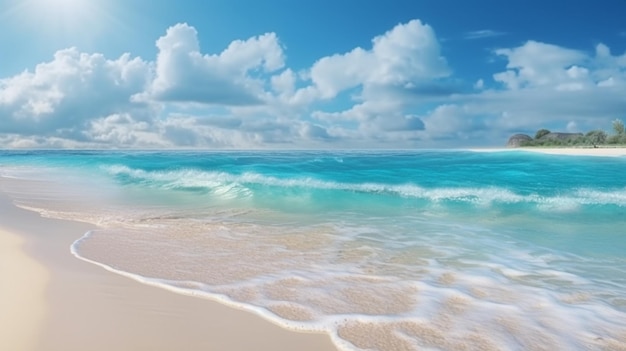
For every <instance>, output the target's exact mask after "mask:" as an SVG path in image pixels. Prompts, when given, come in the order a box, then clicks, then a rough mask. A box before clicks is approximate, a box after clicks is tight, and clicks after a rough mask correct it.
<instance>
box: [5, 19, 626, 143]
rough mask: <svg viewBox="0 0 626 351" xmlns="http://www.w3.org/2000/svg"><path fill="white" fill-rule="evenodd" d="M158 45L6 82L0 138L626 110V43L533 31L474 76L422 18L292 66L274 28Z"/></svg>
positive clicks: (587, 116) (472, 125) (200, 133)
mask: <svg viewBox="0 0 626 351" xmlns="http://www.w3.org/2000/svg"><path fill="white" fill-rule="evenodd" d="M470 34H471V33H470ZM493 34H494V33H491V32H489V31H478V32H475V33H473V36H474V37H476V38H478V37H481V36H482V37H487V36H489V35H493ZM495 34H497V33H495ZM468 35H469V34H468ZM156 46H157V49H158V53H157V55H156V57H154V58H152V59H150V58H149V59H142V58H139V57H133V56H131V55H130V54H124V55H122V56H120V57H119V58H116V59H109V58H106V57H104V56H103V55H102V54H98V53H83V52H80V51H78V50H77V49H75V48H70V49H65V50H60V51H58V52H57V53H56V54H55V55H54V57H53V58H52V59H51V60H50V61H48V62H44V63H41V64H39V65H37V66H36V67H35V68H34V69H33V70H29V71H25V72H22V73H19V74H16V75H14V76H12V77H7V78H0V145H1V146H4V147H69V148H75V147H89V148H102V147H115V148H133V147H135V148H136V147H139V148H175V147H202V148H263V147H284V148H307V147H311V148H327V147H366V148H373V147H413V146H418V147H434V146H447V147H456V146H463V145H502V144H503V143H504V142H505V141H506V139H507V138H508V136H509V135H510V134H511V133H517V132H528V133H533V132H534V131H535V130H537V129H538V128H543V127H545V128H550V129H553V130H567V131H585V130H589V129H597V128H602V127H603V126H607V129H608V126H610V121H612V120H613V119H615V118H624V116H620V115H619V113H622V114H623V111H626V99H624V96H626V94H625V93H626V53H623V54H621V55H619V54H614V53H612V52H611V50H610V48H609V47H608V46H607V45H604V44H598V45H597V46H596V47H595V48H594V50H591V51H589V52H587V51H582V50H574V49H570V48H565V47H562V46H559V45H555V44H548V43H542V42H538V41H532V40H530V41H527V42H525V43H523V44H522V45H519V46H516V47H505V48H500V49H497V50H494V51H493V55H494V56H495V57H497V58H498V60H496V61H495V62H493V63H491V66H490V67H495V70H493V71H492V73H490V74H489V75H488V76H483V77H474V78H473V79H472V81H467V82H464V81H463V78H462V77H455V76H452V73H453V70H452V68H451V67H449V66H448V63H447V60H446V59H445V58H444V57H443V55H442V53H441V48H440V43H439V41H438V39H437V37H436V34H435V31H434V30H433V29H432V28H431V27H430V26H429V25H427V24H424V23H422V22H421V21H419V20H413V21H410V22H407V23H403V24H398V25H397V26H395V27H393V28H391V29H390V30H389V31H387V32H386V33H382V34H381V35H379V36H376V37H374V38H373V39H372V40H371V46H370V47H367V48H361V47H355V48H353V49H352V50H348V51H346V52H344V53H337V54H334V55H329V56H326V57H321V58H319V59H318V60H316V61H315V62H314V63H313V64H312V65H311V66H310V67H308V68H305V69H302V70H299V71H295V70H293V69H292V68H290V67H288V66H287V62H286V58H285V57H286V55H285V52H284V48H283V46H282V44H281V42H280V40H279V39H278V36H277V35H276V34H275V33H266V34H262V35H259V36H254V37H251V38H248V39H245V40H234V41H232V42H231V43H230V44H229V45H227V46H226V48H225V49H224V50H222V51H221V52H217V53H203V52H202V49H201V47H200V40H199V34H198V33H197V31H196V30H195V28H193V27H192V26H189V25H187V24H177V25H175V26H172V27H170V28H169V29H167V31H166V33H165V34H164V35H163V36H162V37H161V38H159V39H158V40H157V41H156ZM338 106H340V108H339V107H338Z"/></svg>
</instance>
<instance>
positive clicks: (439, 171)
mask: <svg viewBox="0 0 626 351" xmlns="http://www.w3.org/2000/svg"><path fill="white" fill-rule="evenodd" d="M625 174H626V159H624V158H602V157H574V156H550V155H540V154H527V153H522V152H504V153H473V152H465V151H423V152H405V151H402V152H310V151H306V152H295V151H294V152H69V151H63V152H61V151H36V152H7V151H2V152H0V175H2V176H3V177H4V180H3V182H2V185H3V188H4V190H5V191H7V192H8V193H10V194H12V196H13V197H14V199H15V201H16V202H17V203H18V204H19V205H21V206H22V207H26V208H30V209H34V210H37V211H39V212H41V213H43V214H45V215H47V216H52V217H59V218H68V219H75V220H82V221H87V222H91V223H95V224H98V225H99V229H98V230H95V231H93V232H91V233H88V235H86V236H85V237H83V238H81V239H80V240H78V241H77V242H76V243H75V244H74V246H73V247H72V250H73V252H74V253H75V254H76V255H77V256H79V257H81V258H83V259H86V260H89V261H92V262H94V263H98V264H101V265H103V266H105V267H107V268H109V269H112V270H115V271H118V272H120V273H124V274H127V275H130V276H132V277H134V278H135V279H139V280H141V281H144V282H146V283H149V284H156V285H159V286H162V287H165V288H169V289H173V290H176V291H178V292H181V293H187V294H193V295H201V296H205V297H210V298H213V299H217V300H220V301H222V302H225V303H229V304H233V305H237V306H239V307H243V308H247V309H250V310H253V311H255V312H257V313H259V314H261V315H263V316H264V317H266V318H268V319H270V320H272V321H274V322H276V323H279V324H281V325H284V326H286V327H289V328H295V329H306V330H324V331H328V332H329V333H330V334H331V336H333V338H334V340H335V342H336V343H337V344H338V345H339V346H340V347H342V348H346V349H380V350H403V349H406V350H415V349H422V348H433V349H442V350H462V349H470V350H471V349H485V350H489V349H493V350H501V349H508V350H534V349H538V350H544V349H546V350H547V349H549V350H554V349H583V350H584V349H591V350H619V349H624V348H626V216H625V214H626V177H624V175H625Z"/></svg>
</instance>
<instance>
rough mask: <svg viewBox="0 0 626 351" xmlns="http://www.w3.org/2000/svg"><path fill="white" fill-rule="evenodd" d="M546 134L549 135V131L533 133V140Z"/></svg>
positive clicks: (540, 130)
mask: <svg viewBox="0 0 626 351" xmlns="http://www.w3.org/2000/svg"><path fill="white" fill-rule="evenodd" d="M546 134H550V131H549V130H547V129H539V130H538V131H537V133H535V139H539V138H541V137H542V136H544V135H546Z"/></svg>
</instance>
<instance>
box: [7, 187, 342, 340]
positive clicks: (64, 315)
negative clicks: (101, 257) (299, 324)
mask: <svg viewBox="0 0 626 351" xmlns="http://www.w3.org/2000/svg"><path fill="white" fill-rule="evenodd" d="M0 182H1V179H0ZM0 185H1V183H0ZM0 189H1V187H0ZM0 219H1V223H2V224H1V225H0V243H1V244H2V245H1V246H0V247H1V250H2V251H1V253H2V257H1V260H0V263H1V266H0V280H1V282H2V285H3V286H9V287H11V289H4V288H3V293H2V294H1V295H0V298H2V300H3V301H6V303H7V305H10V306H13V307H12V308H11V309H8V311H9V312H8V313H5V311H7V310H5V309H4V307H3V313H2V314H1V315H0V327H2V329H1V330H5V331H6V330H10V331H11V333H10V334H11V335H7V336H6V337H5V336H4V334H0V345H2V346H3V348H5V347H6V346H8V347H7V349H14V350H24V351H26V350H42V351H44V350H45V351H56V350H58V351H61V350H63V351H79V350H93V351H105V350H106V351H109V350H118V351H121V350H129V351H130V350H175V349H183V350H253V349H254V350H267V351H269V350H294V349H298V350H310V351H331V350H337V347H336V346H335V345H333V343H332V342H331V338H330V336H329V335H327V334H322V333H307V332H296V331H291V330H287V329H284V328H282V327H280V326H278V325H275V324H273V323H271V322H269V321H267V320H265V319H263V318H262V317H261V316H258V315H255V314H254V313H252V312H247V311H243V310H239V309H235V308H233V307H229V306H226V305H224V304H221V303H219V302H215V301H212V300H208V299H204V298H198V297H192V296H186V295H181V294H177V293H174V292H171V291H167V290H165V289H161V288H157V287H153V286H149V285H146V284H142V283H140V282H137V281H135V280H132V279H130V278H127V277H123V276H121V275H119V274H115V273H112V272H110V271H107V270H105V269H103V268H101V267H98V266H96V265H94V264H90V263H87V262H85V261H82V260H79V259H77V258H76V257H74V256H73V255H72V254H71V252H70V245H71V244H72V243H73V242H74V241H75V240H77V239H78V238H80V237H81V236H82V235H83V234H84V233H86V232H87V231H89V230H91V229H94V227H93V226H92V225H89V224H85V223H78V222H71V221H66V220H58V219H50V218H43V217H41V216H40V215H39V214H38V213H35V212H31V211H27V210H24V209H21V208H18V207H16V206H15V205H14V204H13V202H12V200H11V199H10V198H9V197H8V196H7V194H6V193H4V192H2V190H0ZM5 267H7V268H6V269H5ZM33 272H35V273H36V274H33ZM22 278H27V279H22ZM8 294H11V296H9V295H8ZM18 300H19V303H17V302H16V301H18ZM26 307H28V308H26ZM18 321H19V323H17V322H18ZM8 325H10V326H11V328H8ZM9 337H10V338H9Z"/></svg>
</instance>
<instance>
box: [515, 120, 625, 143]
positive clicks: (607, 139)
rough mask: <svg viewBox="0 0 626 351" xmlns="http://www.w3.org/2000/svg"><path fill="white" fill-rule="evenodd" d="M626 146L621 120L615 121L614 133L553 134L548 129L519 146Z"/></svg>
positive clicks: (539, 131) (594, 131) (601, 131)
mask: <svg viewBox="0 0 626 351" xmlns="http://www.w3.org/2000/svg"><path fill="white" fill-rule="evenodd" d="M616 145H626V130H625V129H624V122H622V121H621V120H619V119H616V120H614V121H613V132H612V133H611V134H608V133H606V132H605V131H603V130H599V129H596V130H592V131H589V132H587V133H584V134H583V133H553V132H551V131H549V130H547V129H539V130H538V131H537V133H535V137H534V138H529V140H523V141H521V142H520V143H519V146H522V147H524V146H544V147H554V146H556V147H585V146H587V147H600V146H616Z"/></svg>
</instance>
